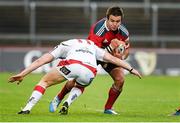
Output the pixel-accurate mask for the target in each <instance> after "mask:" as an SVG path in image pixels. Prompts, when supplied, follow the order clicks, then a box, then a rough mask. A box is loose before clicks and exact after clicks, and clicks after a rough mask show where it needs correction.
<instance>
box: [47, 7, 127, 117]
mask: <svg viewBox="0 0 180 123" xmlns="http://www.w3.org/2000/svg"><path fill="white" fill-rule="evenodd" d="M123 17H124V15H123V11H122V9H121V8H120V7H116V6H114V7H111V8H108V9H107V12H106V17H105V18H103V19H101V20H100V21H98V22H97V23H95V24H94V25H92V27H91V29H90V33H89V36H88V39H90V40H92V41H93V42H94V43H95V44H96V45H97V46H98V47H101V48H105V49H106V50H107V51H108V52H111V48H110V47H109V44H112V45H113V42H117V41H119V42H120V43H122V44H123V45H124V46H125V51H124V52H123V53H121V54H114V56H116V57H119V58H120V59H123V60H124V59H126V58H127V57H128V55H129V47H130V43H129V32H128V30H127V29H126V27H125V26H124V25H123V24H122V20H123ZM98 63H99V64H101V66H102V67H103V68H104V70H105V71H106V72H107V73H108V74H109V75H110V76H111V77H112V79H113V80H114V83H113V84H112V86H111V87H110V89H109V96H108V99H107V102H106V104H105V107H104V113H106V114H117V112H115V111H114V110H113V109H112V106H113V104H114V103H115V101H116V100H117V98H118V96H119V95H120V94H121V92H122V89H123V84H124V72H123V68H121V67H118V66H116V65H113V64H111V63H104V62H100V61H98ZM73 83H74V82H73V81H71V82H68V83H66V85H65V86H64V87H63V89H62V90H61V92H60V93H59V94H58V95H57V96H56V97H55V98H54V99H53V100H52V101H51V103H50V106H49V110H50V112H54V111H55V110H56V109H57V107H58V105H59V104H60V102H61V101H62V99H63V98H64V96H65V95H66V94H67V93H68V92H69V91H70V90H71V88H72V87H73Z"/></svg>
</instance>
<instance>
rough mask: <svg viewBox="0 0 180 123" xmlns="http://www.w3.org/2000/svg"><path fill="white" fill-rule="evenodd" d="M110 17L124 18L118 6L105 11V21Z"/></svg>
mask: <svg viewBox="0 0 180 123" xmlns="http://www.w3.org/2000/svg"><path fill="white" fill-rule="evenodd" d="M110 15H113V16H121V17H122V18H124V14H123V9H122V8H120V7H118V6H113V7H110V8H108V9H107V12H106V17H107V19H109V16H110Z"/></svg>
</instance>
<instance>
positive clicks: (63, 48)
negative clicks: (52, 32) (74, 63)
mask: <svg viewBox="0 0 180 123" xmlns="http://www.w3.org/2000/svg"><path fill="white" fill-rule="evenodd" d="M70 48H71V47H70V46H69V45H68V44H66V42H62V43H60V44H59V45H57V46H56V47H54V49H53V50H52V51H50V52H49V53H50V54H51V55H53V56H54V59H57V58H65V57H66V55H67V53H68V51H69V50H70Z"/></svg>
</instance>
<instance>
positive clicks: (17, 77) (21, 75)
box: [9, 53, 54, 84]
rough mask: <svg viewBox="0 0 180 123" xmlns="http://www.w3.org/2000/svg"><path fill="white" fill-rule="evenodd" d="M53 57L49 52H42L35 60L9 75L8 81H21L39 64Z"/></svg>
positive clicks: (47, 61) (51, 59)
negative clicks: (18, 71) (14, 73)
mask: <svg viewBox="0 0 180 123" xmlns="http://www.w3.org/2000/svg"><path fill="white" fill-rule="evenodd" d="M53 59H54V57H53V56H52V55H51V54H49V53H46V54H44V55H43V56H41V57H40V58H38V59H37V60H35V61H34V62H33V63H32V64H31V65H30V66H28V67H27V68H25V69H24V70H23V71H22V72H20V73H19V74H17V75H14V76H12V77H10V79H9V82H15V81H19V82H21V81H22V80H23V78H24V77H25V76H26V75H27V74H29V73H31V72H32V71H34V70H35V69H37V68H39V67H40V66H42V65H44V64H46V63H49V62H51V61H53ZM18 84H19V83H18Z"/></svg>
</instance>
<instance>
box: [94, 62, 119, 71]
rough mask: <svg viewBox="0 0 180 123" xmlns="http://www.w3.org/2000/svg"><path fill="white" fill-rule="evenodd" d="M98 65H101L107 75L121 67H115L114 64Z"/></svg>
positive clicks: (103, 63) (101, 63)
mask: <svg viewBox="0 0 180 123" xmlns="http://www.w3.org/2000/svg"><path fill="white" fill-rule="evenodd" d="M97 64H98V65H99V64H100V65H101V66H102V67H103V68H104V70H105V71H106V72H107V73H110V72H111V71H112V70H113V69H114V68H116V67H119V66H117V65H114V64H111V63H106V62H102V61H97Z"/></svg>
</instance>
